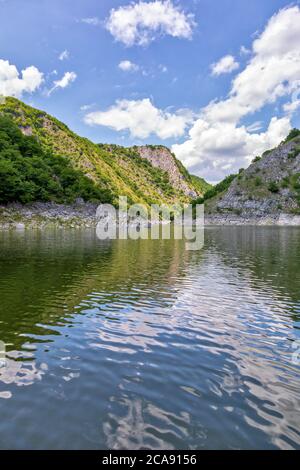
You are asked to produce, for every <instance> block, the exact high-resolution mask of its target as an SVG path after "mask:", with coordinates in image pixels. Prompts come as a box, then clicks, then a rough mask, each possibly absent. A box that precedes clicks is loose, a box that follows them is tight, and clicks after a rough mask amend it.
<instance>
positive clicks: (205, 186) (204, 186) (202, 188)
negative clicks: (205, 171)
mask: <svg viewBox="0 0 300 470" xmlns="http://www.w3.org/2000/svg"><path fill="white" fill-rule="evenodd" d="M191 178H192V182H193V184H194V187H195V188H196V189H197V190H198V193H199V194H203V195H204V194H205V193H207V191H210V190H211V189H212V188H213V185H212V184H209V183H207V181H205V179H204V178H200V176H196V175H191Z"/></svg>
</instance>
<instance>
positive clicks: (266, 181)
mask: <svg viewBox="0 0 300 470" xmlns="http://www.w3.org/2000/svg"><path fill="white" fill-rule="evenodd" d="M298 132H299V131H298ZM294 135H295V137H294ZM206 213H207V216H208V218H209V217H210V218H211V219H212V218H214V220H219V221H222V220H223V221H224V220H225V221H230V220H233V219H234V220H236V219H240V220H242V219H245V220H251V219H257V221H258V222H259V219H261V220H263V219H266V218H267V219H269V220H270V221H271V220H277V221H278V220H279V219H280V218H281V220H283V219H284V217H285V218H287V219H288V220H289V219H291V217H292V216H296V217H297V216H299V215H300V132H299V135H297V131H293V132H292V133H291V135H290V136H289V137H288V138H287V139H286V141H284V142H283V143H282V144H281V145H279V146H278V147H277V148H275V149H273V150H270V151H268V152H265V153H264V154H263V155H262V157H257V158H256V159H255V160H254V161H253V163H252V164H251V165H250V166H249V168H247V169H246V170H243V171H241V172H240V174H239V175H237V176H236V177H235V178H234V180H233V182H232V183H231V185H230V187H229V189H228V190H227V191H225V192H224V193H221V194H219V195H218V196H216V197H215V198H213V199H211V200H208V201H207V202H206ZM297 219H299V217H297Z"/></svg>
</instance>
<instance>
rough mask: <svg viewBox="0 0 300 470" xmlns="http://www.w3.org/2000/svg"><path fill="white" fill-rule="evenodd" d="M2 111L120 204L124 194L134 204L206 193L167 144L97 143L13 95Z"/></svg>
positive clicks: (186, 198) (172, 200) (169, 201)
mask: <svg viewBox="0 0 300 470" xmlns="http://www.w3.org/2000/svg"><path fill="white" fill-rule="evenodd" d="M0 115H2V116H7V117H9V118H11V119H12V120H13V121H14V122H15V123H16V124H17V125H18V127H19V129H20V130H21V131H22V133H23V135H24V136H33V137H35V138H36V139H37V141H38V142H39V143H40V145H41V146H42V148H43V150H44V151H45V152H52V154H53V155H55V156H61V157H66V158H67V160H68V163H69V164H70V165H71V167H72V168H73V169H74V170H75V171H79V172H80V174H81V175H84V176H85V177H86V178H88V179H89V180H90V181H91V182H92V183H93V184H94V185H95V187H97V190H99V191H100V192H101V194H102V195H104V194H106V195H107V202H113V203H115V204H116V203H117V202H118V197H119V196H120V195H121V196H127V197H128V202H129V203H143V204H152V203H158V204H162V203H165V204H172V203H176V202H181V203H185V202H189V201H190V200H191V199H193V198H195V197H197V195H198V196H199V195H201V191H200V190H199V186H198V185H197V184H194V180H193V178H192V177H191V176H190V174H189V173H188V171H187V170H186V169H185V168H184V167H183V165H182V164H181V163H180V162H179V161H178V160H177V159H176V158H175V155H174V154H172V153H171V152H170V150H169V149H167V148H166V147H162V146H144V147H132V148H125V147H120V146H117V145H108V144H98V145H97V144H94V143H93V142H91V141H89V140H88V139H86V138H83V137H80V136H78V135H77V134H75V133H74V132H72V131H71V130H70V129H69V128H68V127H67V126H66V125H65V124H63V123H62V122H60V121H58V120H57V119H56V118H54V117H52V116H50V115H49V114H47V113H46V112H44V111H40V110H38V109H34V108H32V107H30V106H28V105H26V104H24V103H23V102H21V101H19V100H17V99H15V98H10V97H9V98H6V100H5V102H4V103H3V104H0ZM85 183H86V182H85ZM102 199H103V198H102Z"/></svg>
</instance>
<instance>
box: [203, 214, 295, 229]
mask: <svg viewBox="0 0 300 470" xmlns="http://www.w3.org/2000/svg"><path fill="white" fill-rule="evenodd" d="M216 225H217V226H220V225H224V226H225V225H226V226H231V225H232V226H234V225H235V226H243V225H245V226H247V225H248V226H280V227H295V226H299V227H300V215H293V214H271V215H265V214H263V215H252V216H247V215H243V216H238V215H232V214H231V215H218V214H216V215H208V216H206V217H205V226H216Z"/></svg>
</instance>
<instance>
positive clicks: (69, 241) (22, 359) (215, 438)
mask: <svg viewBox="0 0 300 470" xmlns="http://www.w3.org/2000/svg"><path fill="white" fill-rule="evenodd" d="M299 327H300V228H279V227H276V228H270V227H265V228H262V227H260V228H249V227H248V228H247V227H241V228H238V227H232V228H218V227H215V228H213V227H212V228H208V229H207V230H206V233H205V246H204V248H203V249H202V250H201V251H186V249H185V243H184V241H180V240H140V241H133V240H127V241H126V240H115V241H99V240H97V238H96V236H95V233H94V232H93V231H92V230H86V231H78V230H77V231H76V230H74V231H72V230H70V231H63V230H61V231H59V230H57V231H51V230H49V231H45V232H39V231H36V232H34V231H32V232H31V231H25V232H10V233H9V232H1V233H0V341H2V342H3V343H4V344H5V348H6V356H5V359H4V360H3V359H2V363H1V365H2V367H1V368H0V448H1V449H275V448H277V449H300V389H299V385H300V330H299ZM2 349H3V346H2ZM298 353H299V354H298ZM0 359H1V358H0Z"/></svg>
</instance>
